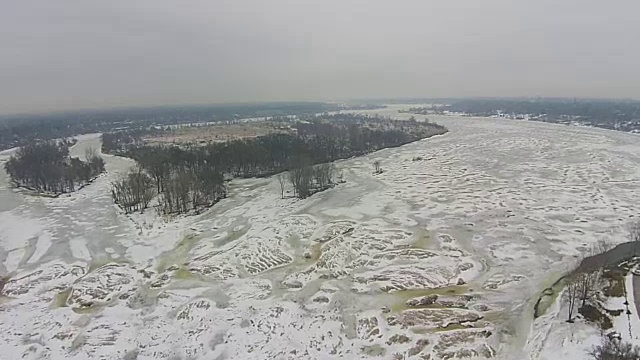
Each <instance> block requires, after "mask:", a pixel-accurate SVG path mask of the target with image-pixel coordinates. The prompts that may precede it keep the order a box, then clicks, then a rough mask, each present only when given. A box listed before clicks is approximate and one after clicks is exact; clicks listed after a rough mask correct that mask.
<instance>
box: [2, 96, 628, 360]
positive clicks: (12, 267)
mask: <svg viewBox="0 0 640 360" xmlns="http://www.w3.org/2000/svg"><path fill="white" fill-rule="evenodd" d="M398 108H399V107H397V106H396V107H390V108H388V109H384V110H377V111H372V112H378V113H381V114H383V115H392V116H394V117H397V118H407V117H409V116H410V115H408V114H398V113H397V110H398ZM416 117H418V118H422V117H420V116H416ZM430 119H431V120H433V121H435V122H438V123H441V124H443V125H445V126H446V127H448V128H449V130H450V132H449V133H448V134H446V135H443V136H437V137H434V138H430V139H425V140H422V141H418V142H415V143H412V144H408V145H406V146H402V147H399V148H393V149H385V150H381V151H378V152H376V153H374V154H370V155H368V156H364V157H359V158H354V159H348V160H343V161H338V162H337V163H336V166H337V167H338V169H339V170H338V173H339V172H343V173H344V179H345V180H346V183H344V184H340V185H338V186H336V187H335V188H333V189H330V190H327V191H325V192H322V193H318V194H315V195H313V196H312V197H310V198H308V199H305V200H296V199H293V198H287V199H280V188H279V184H278V181H277V180H276V179H275V178H266V179H246V180H234V181H233V182H232V183H231V185H230V191H229V197H228V198H227V199H224V200H223V201H221V202H220V203H218V204H216V205H215V206H214V207H213V208H212V209H210V210H209V211H206V212H204V213H202V214H200V215H197V216H184V217H179V218H176V219H171V220H167V219H161V218H159V217H157V215H156V214H155V212H154V211H153V210H149V211H147V212H146V213H144V214H134V215H130V216H128V215H124V214H122V213H121V212H120V211H119V210H118V208H117V207H115V206H114V205H113V203H112V200H111V198H110V194H109V184H110V182H111V181H112V180H113V179H114V178H115V177H117V176H118V175H119V174H120V173H122V172H124V171H126V170H127V169H128V168H129V167H130V166H131V165H132V162H131V161H130V160H128V159H123V158H118V157H112V156H105V159H106V161H107V173H106V174H105V175H103V176H100V177H99V178H98V179H96V181H95V182H94V183H93V184H91V185H89V186H87V187H85V188H83V189H81V190H80V191H78V192H77V193H74V194H71V195H70V196H61V197H60V198H57V199H51V198H45V197H37V196H27V195H25V194H22V193H20V192H19V191H15V190H13V189H11V188H10V187H9V186H8V181H7V179H6V174H4V173H3V172H0V263H1V264H2V265H1V266H0V271H1V273H0V275H2V276H5V275H6V276H9V280H8V282H7V284H6V285H5V287H4V289H3V294H4V297H3V298H2V299H0V329H1V330H2V333H3V334H4V335H3V337H2V339H0V358H3V357H4V358H7V359H15V358H23V359H39V358H50V359H86V358H105V359H123V358H128V359H134V358H137V359H159V358H166V359H331V358H340V357H342V358H367V357H371V356H382V358H394V356H395V357H397V358H402V357H401V356H402V355H404V356H406V357H407V358H412V357H413V358H420V357H425V358H426V356H427V355H431V358H433V359H439V358H450V357H453V358H455V357H462V356H478V357H488V356H497V357H499V358H504V359H523V358H532V359H535V358H549V359H551V358H552V357H545V356H546V355H545V354H550V353H549V351H552V350H550V348H548V347H545V346H544V344H545V343H548V342H551V341H560V340H559V339H556V338H554V339H551V338H550V337H549V336H548V335H545V334H548V331H547V330H548V329H549V328H550V326H551V325H553V326H559V325H557V324H559V322H557V321H556V318H554V317H553V315H554V314H557V313H558V312H559V311H560V307H561V305H560V304H559V303H557V304H555V305H552V306H551V308H549V310H548V311H547V314H546V315H544V316H543V317H541V318H538V319H537V320H536V322H535V323H533V305H534V303H535V301H536V300H537V298H538V295H539V294H540V292H541V291H542V290H543V289H544V288H545V287H546V286H548V285H547V284H548V283H549V281H550V280H551V279H553V278H554V277H556V276H557V275H558V274H559V273H561V272H563V271H566V270H568V269H569V268H570V267H571V266H572V265H574V264H575V263H576V261H578V256H579V255H580V253H581V251H583V250H584V249H588V248H589V247H590V245H591V244H593V243H595V242H596V241H597V240H598V239H599V238H601V237H608V238H611V239H612V240H613V241H623V240H624V236H623V234H624V231H625V230H624V229H625V228H624V226H625V225H626V224H627V223H628V222H629V220H630V219H632V218H633V217H635V216H636V214H637V213H638V207H637V199H638V198H639V195H640V194H639V187H638V182H639V175H640V168H639V167H638V166H637V164H638V163H639V162H640V144H639V143H638V142H637V136H634V135H630V134H625V133H618V132H612V131H606V130H601V129H592V128H579V127H568V126H560V125H553V124H544V123H535V122H514V121H509V120H502V119H486V118H456V117H439V118H435V117H430ZM79 140H80V142H79V143H78V144H77V145H75V146H74V148H73V149H72V152H73V153H74V154H77V155H79V156H82V154H83V153H84V149H86V148H87V147H89V146H93V147H99V138H98V137H97V135H95V134H93V135H89V136H86V137H81V138H79ZM8 156H9V155H8V153H2V154H0V163H2V162H3V161H4V160H6V158H7V157H8ZM374 159H375V160H380V162H381V164H382V167H383V168H384V170H385V171H384V173H382V174H377V175H374V174H373V165H372V163H373V161H374ZM434 295H437V296H434ZM435 298H437V300H433V303H429V304H427V302H425V301H427V300H425V299H435ZM411 299H418V300H413V301H412V300H411ZM428 301H429V302H430V301H432V300H428ZM532 324H533V325H532ZM580 329H582V330H580V331H582V332H583V334H582V335H581V337H580V338H581V339H585V338H588V337H589V336H591V335H594V336H596V335H599V334H597V333H596V334H592V330H593V329H592V328H589V327H586V326H585V327H584V328H580ZM593 331H596V332H597V330H593ZM576 339H577V337H576ZM566 341H569V342H570V341H572V340H571V339H568V340H566Z"/></svg>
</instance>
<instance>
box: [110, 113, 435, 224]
mask: <svg viewBox="0 0 640 360" xmlns="http://www.w3.org/2000/svg"><path fill="white" fill-rule="evenodd" d="M287 126H289V127H290V128H291V131H290V132H284V133H273V134H268V135H264V136H258V137H248V138H243V139H235V140H232V141H226V142H212V143H208V144H205V145H202V144H187V145H182V146H181V145H168V146H166V145H153V146H152V145H146V144H144V142H143V141H142V140H141V139H140V137H139V136H138V135H139V134H138V133H135V134H132V133H131V132H128V131H120V132H115V133H105V134H103V136H102V138H103V149H102V151H103V152H104V153H112V154H118V155H122V156H127V157H130V158H132V159H134V160H135V161H136V163H137V164H138V167H137V168H135V169H132V170H131V172H130V173H128V174H126V175H125V176H123V177H122V178H121V179H120V180H119V181H118V182H116V183H115V184H114V186H113V189H112V196H113V199H114V201H115V202H116V203H117V204H118V205H119V206H120V207H122V208H123V209H124V210H125V211H126V212H133V211H139V210H144V209H146V208H147V207H148V206H149V205H150V204H151V201H152V199H154V198H156V197H157V201H158V204H157V208H158V209H160V211H161V212H162V213H164V214H175V213H185V212H189V211H192V210H198V209H201V208H203V207H208V206H211V205H213V204H215V203H216V202H217V201H219V200H220V199H222V198H224V197H225V196H226V184H225V180H226V179H231V178H249V177H264V176H270V175H274V174H277V173H281V172H285V171H288V177H287V179H286V180H285V179H284V178H283V177H282V176H280V178H279V180H280V184H281V190H282V196H284V183H285V182H287V181H288V182H290V183H291V186H292V187H293V191H294V196H296V197H299V198H305V197H308V196H310V195H312V194H314V193H315V192H318V191H322V190H326V189H327V188H329V187H332V186H333V185H334V181H333V175H334V167H333V166H332V165H330V164H329V163H331V162H332V161H335V160H338V159H345V158H349V157H353V156H360V155H364V154H367V153H370V152H373V151H376V150H380V149H384V148H389V147H397V146H401V145H404V144H407V143H410V142H413V141H417V140H420V139H424V138H427V137H430V136H433V135H438V134H444V133H445V132H446V131H447V130H446V128H444V127H443V126H440V125H437V124H432V123H428V122H418V121H415V120H411V121H402V120H391V119H387V118H382V117H378V116H364V115H354V114H334V115H329V114H324V115H313V116H307V117H304V118H300V119H299V120H297V121H290V122H288V123H287ZM328 164H329V165H328Z"/></svg>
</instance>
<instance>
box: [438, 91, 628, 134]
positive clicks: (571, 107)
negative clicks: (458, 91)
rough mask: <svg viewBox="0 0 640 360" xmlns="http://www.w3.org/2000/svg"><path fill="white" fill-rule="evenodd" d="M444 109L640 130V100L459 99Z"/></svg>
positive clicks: (474, 113)
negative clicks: (527, 116)
mask: <svg viewBox="0 0 640 360" xmlns="http://www.w3.org/2000/svg"><path fill="white" fill-rule="evenodd" d="M440 109H441V110H449V111H452V112H463V113H467V114H471V115H479V116H491V115H497V114H500V113H502V114H513V115H516V116H517V115H524V114H526V115H533V117H535V120H538V121H546V122H554V123H570V122H578V123H581V124H583V125H589V126H596V127H601V128H606V129H614V130H621V131H632V130H640V101H632V100H606V99H592V100H589V99H546V98H542V99H459V100H455V101H452V102H450V105H448V106H447V107H444V108H440Z"/></svg>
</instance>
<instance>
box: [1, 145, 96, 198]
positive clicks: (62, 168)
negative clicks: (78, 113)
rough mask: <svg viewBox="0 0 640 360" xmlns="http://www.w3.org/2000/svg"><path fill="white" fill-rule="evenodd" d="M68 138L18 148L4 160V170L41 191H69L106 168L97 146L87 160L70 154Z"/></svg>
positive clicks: (25, 184) (24, 185)
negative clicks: (98, 153) (96, 149)
mask: <svg viewBox="0 0 640 360" xmlns="http://www.w3.org/2000/svg"><path fill="white" fill-rule="evenodd" d="M72 144H73V143H72V142H71V141H68V140H61V141H43V142H37V143H33V144H29V145H26V146H23V147H21V148H20V149H18V151H17V152H16V154H15V155H13V156H12V157H11V158H10V159H9V161H7V163H6V164H5V170H6V171H7V174H9V176H10V177H11V180H12V181H13V183H14V184H15V185H16V186H23V187H27V188H30V189H33V190H36V191H39V192H49V193H55V194H60V193H66V192H72V191H75V189H76V187H77V186H79V185H83V184H85V183H87V182H88V181H90V180H91V179H92V178H94V177H95V176H97V175H98V174H100V173H102V172H104V170H105V169H104V160H103V159H102V158H101V157H100V156H98V155H97V152H96V151H95V150H94V149H89V150H88V151H87V153H86V154H85V161H82V160H80V159H79V158H72V157H70V156H69V147H70V146H71V145H72Z"/></svg>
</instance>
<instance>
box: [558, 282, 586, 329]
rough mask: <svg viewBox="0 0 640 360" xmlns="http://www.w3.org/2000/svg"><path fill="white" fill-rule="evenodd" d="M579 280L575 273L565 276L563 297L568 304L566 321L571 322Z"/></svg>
mask: <svg viewBox="0 0 640 360" xmlns="http://www.w3.org/2000/svg"><path fill="white" fill-rule="evenodd" d="M580 285H581V282H580V279H579V277H578V276H577V275H575V274H574V275H570V276H569V277H568V278H567V285H566V288H565V291H564V293H563V295H562V296H563V298H564V299H565V301H567V303H568V304H569V318H568V319H567V322H573V313H574V311H575V307H576V303H577V302H578V298H579V297H580V288H581V286H580Z"/></svg>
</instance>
